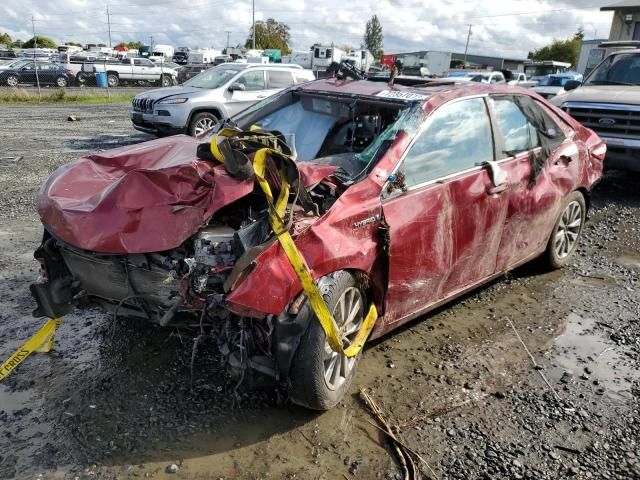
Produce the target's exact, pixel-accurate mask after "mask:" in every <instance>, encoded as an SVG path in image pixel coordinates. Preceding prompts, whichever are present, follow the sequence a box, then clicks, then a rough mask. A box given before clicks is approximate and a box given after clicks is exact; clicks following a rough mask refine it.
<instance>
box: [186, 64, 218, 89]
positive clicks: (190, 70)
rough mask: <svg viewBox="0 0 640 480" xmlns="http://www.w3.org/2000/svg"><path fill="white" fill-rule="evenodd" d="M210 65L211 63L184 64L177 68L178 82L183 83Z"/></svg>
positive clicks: (207, 68)
mask: <svg viewBox="0 0 640 480" xmlns="http://www.w3.org/2000/svg"><path fill="white" fill-rule="evenodd" d="M211 67H212V65H211V64H202V65H185V66H183V67H180V68H179V69H178V84H179V85H180V84H183V83H184V82H186V81H187V80H189V79H190V78H193V77H195V76H196V75H198V74H199V73H202V72H204V71H205V70H209V69H210V68H211Z"/></svg>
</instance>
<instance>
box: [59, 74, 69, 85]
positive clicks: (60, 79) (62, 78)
mask: <svg viewBox="0 0 640 480" xmlns="http://www.w3.org/2000/svg"><path fill="white" fill-rule="evenodd" d="M68 84H69V82H68V81H67V78H66V77H62V76H60V77H58V78H56V87H60V88H65V87H66V86H67V85H68Z"/></svg>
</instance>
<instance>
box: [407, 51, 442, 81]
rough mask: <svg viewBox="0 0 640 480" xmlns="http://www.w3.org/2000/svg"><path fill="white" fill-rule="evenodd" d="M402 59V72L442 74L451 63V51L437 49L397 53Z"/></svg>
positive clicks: (424, 74)
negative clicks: (404, 53) (403, 53)
mask: <svg viewBox="0 0 640 480" xmlns="http://www.w3.org/2000/svg"><path fill="white" fill-rule="evenodd" d="M397 57H398V58H401V59H402V63H403V68H404V73H406V74H410V75H419V76H421V77H424V76H427V75H434V76H438V77H439V76H443V75H444V74H445V73H446V72H447V71H448V70H449V66H450V65H451V53H450V52H439V51H437V50H426V51H424V52H416V53H409V54H406V55H397Z"/></svg>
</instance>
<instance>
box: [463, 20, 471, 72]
mask: <svg viewBox="0 0 640 480" xmlns="http://www.w3.org/2000/svg"><path fill="white" fill-rule="evenodd" d="M471 27H473V25H471V24H469V33H468V34H467V45H466V46H465V47H464V65H462V67H463V68H464V67H465V66H466V65H467V53H468V52H469V39H470V38H471Z"/></svg>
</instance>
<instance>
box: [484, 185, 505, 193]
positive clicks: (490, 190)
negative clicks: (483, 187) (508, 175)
mask: <svg viewBox="0 0 640 480" xmlns="http://www.w3.org/2000/svg"><path fill="white" fill-rule="evenodd" d="M508 189H509V185H507V184H506V183H503V184H502V185H496V186H494V185H492V186H490V187H487V195H500V194H501V193H504V192H506V191H507V190H508Z"/></svg>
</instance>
